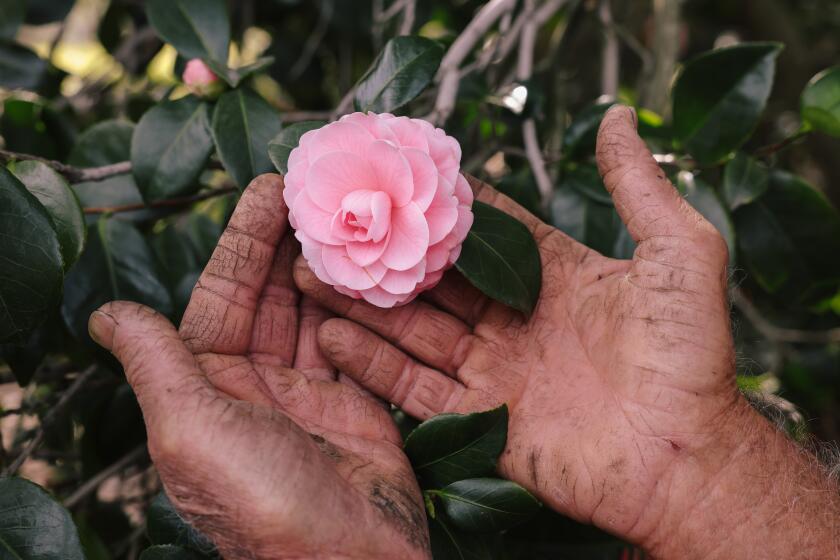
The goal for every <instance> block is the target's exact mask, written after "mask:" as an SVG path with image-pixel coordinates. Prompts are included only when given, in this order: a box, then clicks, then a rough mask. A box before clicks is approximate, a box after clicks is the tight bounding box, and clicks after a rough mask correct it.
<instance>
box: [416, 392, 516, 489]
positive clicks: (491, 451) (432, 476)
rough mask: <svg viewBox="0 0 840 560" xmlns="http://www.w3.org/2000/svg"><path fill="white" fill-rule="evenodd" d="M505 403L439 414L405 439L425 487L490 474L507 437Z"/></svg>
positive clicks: (433, 486)
mask: <svg viewBox="0 0 840 560" xmlns="http://www.w3.org/2000/svg"><path fill="white" fill-rule="evenodd" d="M507 421H508V410H507V406H506V405H502V406H500V407H499V408H495V409H493V410H488V411H486V412H476V413H473V414H440V415H438V416H434V417H433V418H430V419H429V420H426V421H425V422H423V423H422V424H420V425H419V426H418V427H417V428H415V429H414V431H412V432H411V433H410V434H409V435H408V437H407V438H406V440H405V453H406V455H408V458H409V460H410V461H411V465H412V466H413V467H414V472H415V473H417V476H418V478H419V480H420V482H421V484H422V485H423V487H424V488H440V487H443V486H446V485H447V484H450V483H452V482H455V481H457V480H462V479H464V478H476V477H481V476H488V475H492V474H493V472H494V471H495V469H496V461H497V459H498V457H499V454H500V453H501V452H502V450H503V449H504V448H505V442H506V441H507Z"/></svg>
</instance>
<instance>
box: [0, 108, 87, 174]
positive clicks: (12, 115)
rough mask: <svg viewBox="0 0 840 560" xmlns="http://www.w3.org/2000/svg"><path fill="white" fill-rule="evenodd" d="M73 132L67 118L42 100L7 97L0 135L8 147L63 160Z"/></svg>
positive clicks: (72, 138) (70, 144) (0, 122)
mask: <svg viewBox="0 0 840 560" xmlns="http://www.w3.org/2000/svg"><path fill="white" fill-rule="evenodd" d="M74 134H75V132H74V131H73V130H72V124H71V123H69V121H68V120H67V119H66V118H65V117H63V116H62V115H60V114H59V113H56V112H55V111H53V110H52V109H50V108H49V107H48V106H46V105H44V104H43V103H41V102H39V101H27V100H24V99H16V98H8V99H6V101H5V102H4V103H3V115H2V117H0V135H2V136H3V139H4V140H5V141H6V146H5V148H6V149H7V150H11V151H13V152H20V153H23V154H30V155H35V156H41V157H45V158H48V159H56V160H62V161H63V160H64V158H65V157H66V154H67V152H68V151H69V149H70V147H72V143H73V141H74Z"/></svg>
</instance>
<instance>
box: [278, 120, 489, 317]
mask: <svg viewBox="0 0 840 560" xmlns="http://www.w3.org/2000/svg"><path fill="white" fill-rule="evenodd" d="M460 162H461V147H460V146H459V145H458V142H457V141H456V140H455V139H454V138H452V137H451V136H447V135H446V133H445V132H444V131H443V130H441V129H439V128H435V127H434V126H432V125H431V124H429V123H428V122H426V121H423V120H420V119H410V118H408V117H395V116H394V115H390V114H387V113H386V114H375V113H367V114H364V113H353V114H351V115H346V116H344V117H342V118H341V119H340V120H339V121H337V122H334V123H331V124H328V125H326V126H324V127H322V128H320V129H317V130H312V131H309V132H307V133H306V134H304V135H303V136H301V138H300V143H299V145H298V147H297V148H295V149H294V150H292V153H291V154H290V155H289V163H288V168H289V169H288V173H287V174H286V178H285V182H286V188H285V191H284V197H285V200H286V204H287V205H288V207H289V222H290V223H291V225H292V227H294V228H295V229H296V230H297V231H296V232H295V236H296V237H297V238H298V240H299V241H300V243H301V245H302V246H303V256H304V258H306V261H307V262H308V263H309V267H310V268H311V269H312V271H313V272H314V273H315V274H316V276H318V278H320V279H321V281H323V282H326V283H327V284H331V285H333V286H334V287H335V289H336V290H338V291H339V292H341V293H343V294H346V295H348V296H350V297H353V298H356V299H359V298H364V299H365V300H367V301H368V302H370V303H372V304H374V305H377V306H379V307H393V306H394V305H399V304H404V303H407V302H409V301H411V300H412V299H414V298H415V297H416V296H417V294H419V293H420V292H422V291H423V290H427V289H429V288H431V287H433V286H434V285H436V284H437V283H438V282H439V281H440V279H441V276H443V272H444V271H445V270H446V269H448V268H449V267H451V266H452V264H453V263H454V262H455V261H456V260H457V259H458V256H459V255H460V254H461V244H462V243H463V241H464V238H465V237H466V236H467V232H469V230H470V227H471V226H472V222H473V214H472V210H471V207H472V202H473V194H472V191H471V190H470V186H469V184H468V183H467V180H466V179H465V178H464V176H463V175H462V174H461V173H460V172H459V168H460Z"/></svg>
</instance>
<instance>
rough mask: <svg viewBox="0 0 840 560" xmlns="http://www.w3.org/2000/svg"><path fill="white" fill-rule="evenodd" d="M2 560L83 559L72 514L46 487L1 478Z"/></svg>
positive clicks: (0, 539) (0, 555) (0, 545)
mask: <svg viewBox="0 0 840 560" xmlns="http://www.w3.org/2000/svg"><path fill="white" fill-rule="evenodd" d="M0 558H4V559H7V558H8V559H9V560H84V558H85V555H84V553H83V552H82V545H81V544H80V542H79V535H78V533H77V531H76V526H75V525H74V524H73V519H72V518H71V517H70V513H69V512H68V511H67V510H66V509H64V508H63V507H62V506H61V504H59V503H58V502H56V501H55V500H54V499H53V497H52V496H50V495H49V494H47V492H46V491H44V489H43V488H41V487H40V486H38V485H37V484H33V483H32V482H29V481H28V480H24V479H22V478H3V479H0Z"/></svg>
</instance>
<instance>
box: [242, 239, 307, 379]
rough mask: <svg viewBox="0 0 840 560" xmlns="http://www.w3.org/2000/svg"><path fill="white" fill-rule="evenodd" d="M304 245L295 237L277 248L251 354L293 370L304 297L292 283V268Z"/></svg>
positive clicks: (258, 314) (263, 296)
mask: <svg viewBox="0 0 840 560" xmlns="http://www.w3.org/2000/svg"><path fill="white" fill-rule="evenodd" d="M298 253H300V245H298V243H297V241H296V240H295V238H294V237H292V236H291V235H287V236H285V237H284V238H283V240H282V241H281V242H280V244H279V245H278V247H277V252H276V254H275V256H274V261H273V262H272V264H271V270H270V272H269V274H268V280H267V281H266V283H265V286H264V287H263V290H262V293H261V294H260V296H259V300H258V302H257V311H256V314H255V317H254V326H253V329H252V332H251V344H250V347H249V353H250V355H251V356H252V357H254V358H255V359H258V360H260V361H263V362H269V363H273V364H275V365H282V366H286V367H291V365H292V363H293V361H294V359H295V346H296V345H297V343H298V321H299V318H298V301H299V299H300V293H299V292H298V290H297V287H296V286H295V283H294V280H293V279H292V265H293V264H294V262H295V258H296V257H297V255H298Z"/></svg>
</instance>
